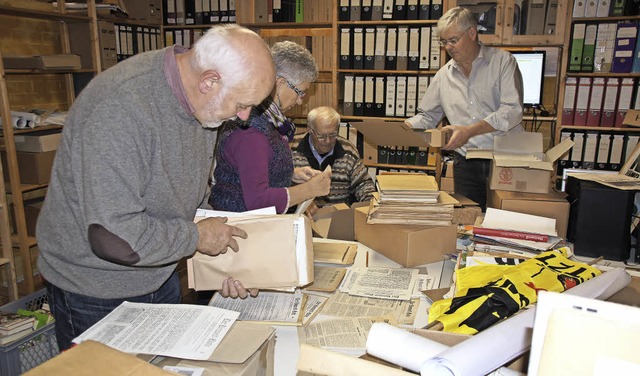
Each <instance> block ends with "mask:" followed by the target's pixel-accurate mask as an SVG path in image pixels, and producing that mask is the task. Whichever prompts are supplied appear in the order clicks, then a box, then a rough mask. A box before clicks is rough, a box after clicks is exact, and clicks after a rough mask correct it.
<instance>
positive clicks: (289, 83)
mask: <svg viewBox="0 0 640 376" xmlns="http://www.w3.org/2000/svg"><path fill="white" fill-rule="evenodd" d="M284 81H285V82H286V83H287V85H288V86H289V87H290V88H291V90H293V91H295V92H296V94H297V95H298V97H300V98H304V96H305V95H307V93H306V92H304V91H302V90H300V89H298V88H297V87H296V86H295V85H294V84H292V83H291V82H289V80H287V79H286V78H285V79H284Z"/></svg>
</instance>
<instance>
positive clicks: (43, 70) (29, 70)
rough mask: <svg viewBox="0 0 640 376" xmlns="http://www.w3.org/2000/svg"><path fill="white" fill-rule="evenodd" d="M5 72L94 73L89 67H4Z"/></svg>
mask: <svg viewBox="0 0 640 376" xmlns="http://www.w3.org/2000/svg"><path fill="white" fill-rule="evenodd" d="M4 73H5V74H68V73H96V71H95V70H94V69H91V68H80V69H5V70H4Z"/></svg>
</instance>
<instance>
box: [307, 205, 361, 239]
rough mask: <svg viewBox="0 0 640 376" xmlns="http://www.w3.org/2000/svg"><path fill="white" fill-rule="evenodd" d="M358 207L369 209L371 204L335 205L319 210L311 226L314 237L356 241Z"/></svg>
mask: <svg viewBox="0 0 640 376" xmlns="http://www.w3.org/2000/svg"><path fill="white" fill-rule="evenodd" d="M358 207H369V202H355V203H353V204H352V205H351V207H349V205H347V204H335V205H329V206H325V207H322V208H319V209H318V211H317V212H316V214H315V215H314V216H313V223H312V224H311V228H312V229H313V232H314V236H320V237H322V238H325V239H336V240H348V241H353V240H355V234H354V229H353V227H354V226H353V216H354V214H353V211H354V210H355V208H358Z"/></svg>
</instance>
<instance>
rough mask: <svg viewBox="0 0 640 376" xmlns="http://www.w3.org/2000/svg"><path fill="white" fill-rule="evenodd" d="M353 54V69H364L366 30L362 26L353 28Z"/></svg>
mask: <svg viewBox="0 0 640 376" xmlns="http://www.w3.org/2000/svg"><path fill="white" fill-rule="evenodd" d="M351 56H352V59H353V69H364V30H363V29H362V28H359V27H356V28H354V29H353V39H352V46H351Z"/></svg>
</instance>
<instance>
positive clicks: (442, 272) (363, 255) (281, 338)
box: [274, 238, 455, 376]
mask: <svg viewBox="0 0 640 376" xmlns="http://www.w3.org/2000/svg"><path fill="white" fill-rule="evenodd" d="M315 241H317V242H336V241H334V240H330V239H317V238H316V239H314V242H315ZM339 242H341V243H346V242H345V241H342V240H341V241H339ZM350 243H354V244H357V246H358V253H357V255H356V258H355V261H354V263H353V265H352V266H351V268H359V267H391V268H400V267H401V266H400V265H399V264H398V263H396V262H394V261H392V260H390V259H388V258H387V257H385V256H383V255H381V254H380V253H378V252H376V251H375V250H373V249H371V248H369V247H367V246H365V245H363V244H361V243H358V242H350ZM454 267H455V264H454V262H452V261H450V260H442V261H439V262H435V263H431V264H426V265H421V266H416V267H415V268H416V269H419V270H420V274H427V275H429V276H432V277H433V278H434V288H445V287H449V286H450V284H451V278H452V275H453V271H454ZM428 307H429V303H428V301H427V298H426V297H422V298H420V305H419V306H418V310H417V316H416V319H415V321H414V323H413V325H411V328H421V327H424V326H425V325H427V309H428ZM329 318H330V317H329V316H325V315H322V314H320V315H318V316H317V317H316V318H315V319H314V322H315V321H321V320H325V319H329ZM274 328H275V329H276V347H275V369H274V371H275V373H274V374H275V375H278V376H288V375H296V373H297V371H296V364H297V362H298V357H299V353H300V341H299V337H298V327H296V326H285V325H274Z"/></svg>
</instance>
